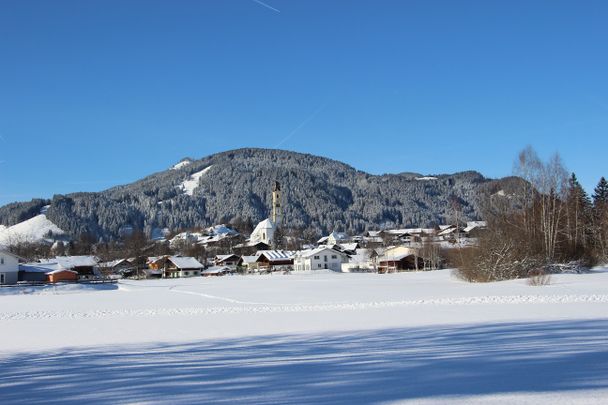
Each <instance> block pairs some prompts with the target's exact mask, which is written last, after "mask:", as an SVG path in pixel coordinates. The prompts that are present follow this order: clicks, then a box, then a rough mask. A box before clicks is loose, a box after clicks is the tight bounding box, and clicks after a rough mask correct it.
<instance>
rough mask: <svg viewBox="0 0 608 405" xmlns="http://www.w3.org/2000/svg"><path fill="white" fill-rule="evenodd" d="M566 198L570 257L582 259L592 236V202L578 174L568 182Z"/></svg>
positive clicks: (572, 176)
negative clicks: (590, 229) (590, 231)
mask: <svg viewBox="0 0 608 405" xmlns="http://www.w3.org/2000/svg"><path fill="white" fill-rule="evenodd" d="M567 192H568V194H567V198H566V229H565V230H566V235H567V238H568V245H569V246H568V247H569V252H568V255H569V256H570V257H577V258H578V257H581V256H583V255H584V254H585V249H586V246H587V242H588V241H589V239H590V237H591V235H590V233H589V232H588V230H589V228H590V227H591V200H590V199H589V196H588V195H587V193H586V192H585V189H583V187H582V186H581V184H580V183H579V181H578V179H577V178H576V174H574V173H572V175H571V176H570V179H569V180H568V190H567Z"/></svg>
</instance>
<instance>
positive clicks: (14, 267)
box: [0, 250, 19, 284]
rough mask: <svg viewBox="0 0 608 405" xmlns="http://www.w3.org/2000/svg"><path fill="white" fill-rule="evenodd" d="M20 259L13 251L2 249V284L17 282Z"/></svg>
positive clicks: (0, 253)
mask: <svg viewBox="0 0 608 405" xmlns="http://www.w3.org/2000/svg"><path fill="white" fill-rule="evenodd" d="M18 280H19V259H18V258H17V256H15V255H14V254H12V253H9V252H7V251H4V250H0V284H17V281H18Z"/></svg>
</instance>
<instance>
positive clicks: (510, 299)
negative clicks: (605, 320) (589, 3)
mask: <svg viewBox="0 0 608 405" xmlns="http://www.w3.org/2000/svg"><path fill="white" fill-rule="evenodd" d="M171 291H173V292H176V293H184V294H193V295H198V296H201V297H205V298H214V299H221V300H223V301H227V302H230V303H233V304H237V305H234V306H201V307H190V308H151V309H117V310H103V309H98V310H91V311H22V312H3V313H0V321H23V320H32V319H49V320H55V319H104V318H116V317H144V318H147V317H156V316H204V315H217V314H242V313H251V314H255V313H297V312H331V311H358V310H366V309H382V308H399V307H415V306H421V305H435V306H447V305H450V306H452V305H516V304H575V303H608V295H602V294H592V295H507V296H480V297H461V298H438V299H421V300H404V301H377V302H355V303H325V304H266V303H247V302H243V301H238V300H233V299H231V298H225V297H216V296H211V295H208V294H202V293H195V292H190V291H181V290H171Z"/></svg>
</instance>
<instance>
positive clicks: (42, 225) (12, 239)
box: [0, 214, 65, 246]
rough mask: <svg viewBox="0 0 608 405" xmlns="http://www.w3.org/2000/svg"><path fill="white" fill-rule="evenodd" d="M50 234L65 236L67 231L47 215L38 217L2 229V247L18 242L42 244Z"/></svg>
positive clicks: (0, 244)
mask: <svg viewBox="0 0 608 405" xmlns="http://www.w3.org/2000/svg"><path fill="white" fill-rule="evenodd" d="M49 232H50V233H52V234H53V235H54V236H59V235H64V234H65V231H64V230H63V229H61V228H59V227H58V226H57V225H55V224H54V223H53V222H51V221H50V220H49V219H48V218H47V217H46V215H45V214H40V215H36V216H35V217H33V218H30V219H28V220H27V221H23V222H20V223H18V224H16V225H13V226H9V227H1V228H0V246H2V245H11V244H15V243H18V242H40V241H43V240H45V239H46V238H47V237H48V235H49Z"/></svg>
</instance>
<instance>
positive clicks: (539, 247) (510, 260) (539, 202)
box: [456, 147, 608, 281]
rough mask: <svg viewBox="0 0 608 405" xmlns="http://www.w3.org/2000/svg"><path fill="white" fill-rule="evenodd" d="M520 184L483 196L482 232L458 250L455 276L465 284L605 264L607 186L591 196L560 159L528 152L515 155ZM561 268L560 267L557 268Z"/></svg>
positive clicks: (607, 251)
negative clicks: (471, 243) (484, 227)
mask: <svg viewBox="0 0 608 405" xmlns="http://www.w3.org/2000/svg"><path fill="white" fill-rule="evenodd" d="M514 174H515V175H516V176H518V178H519V179H520V181H519V182H518V185H517V186H516V187H515V188H513V189H512V190H511V192H509V193H505V192H504V191H502V192H497V193H489V194H487V195H486V196H485V197H484V202H483V208H482V212H483V216H484V218H485V220H486V221H487V223H488V229H487V231H486V232H485V233H484V234H482V236H480V238H479V240H478V244H477V246H475V247H472V248H468V249H461V250H459V252H458V254H457V255H456V256H457V257H456V264H457V266H458V274H459V275H460V276H461V277H463V278H465V279H467V280H469V281H494V280H507V279H514V278H523V277H529V276H531V275H533V276H538V275H544V274H548V273H551V272H552V271H553V270H554V269H555V268H556V267H559V266H562V265H564V264H569V265H570V266H571V267H572V268H574V269H576V268H587V267H590V266H593V265H595V264H597V263H600V262H606V261H608V182H607V181H606V179H605V178H604V177H602V178H601V179H600V180H599V183H598V184H597V187H595V190H594V193H593V195H592V196H591V197H589V195H588V194H587V193H586V191H585V190H584V188H583V187H582V186H581V184H580V183H579V181H578V179H577V177H576V174H574V173H568V172H567V170H566V168H565V165H564V163H563V162H562V160H561V158H560V157H559V155H557V154H556V155H554V156H553V157H551V158H550V159H549V160H548V161H546V162H545V161H543V160H541V159H540V158H539V156H538V154H537V153H536V152H535V151H534V149H532V148H531V147H528V148H526V149H524V150H523V151H522V152H521V153H520V154H519V156H518V158H517V161H516V164H515V168H514ZM562 267H563V266H562Z"/></svg>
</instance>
